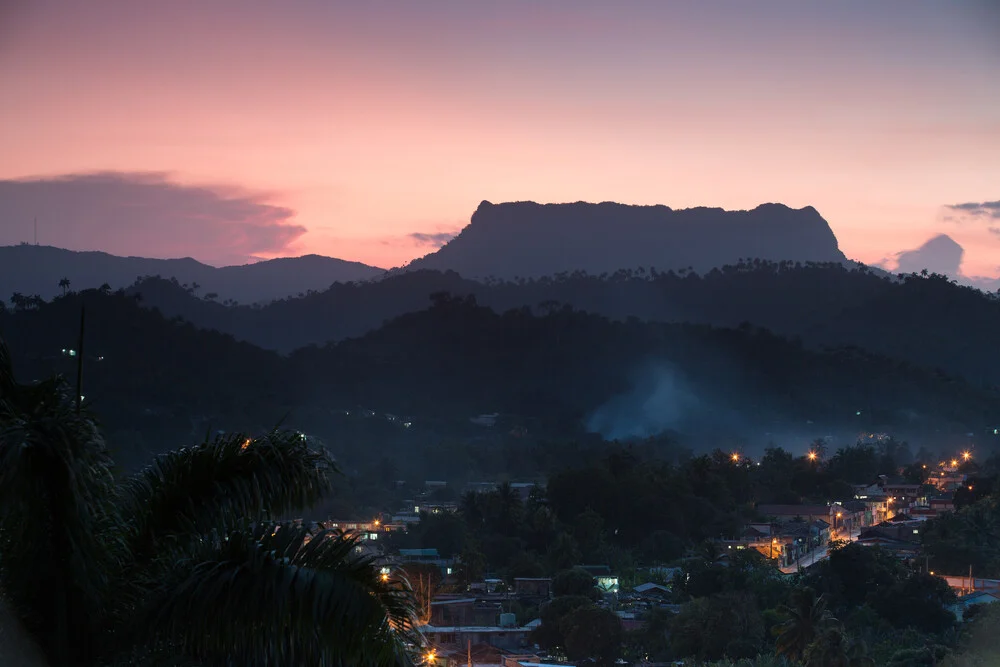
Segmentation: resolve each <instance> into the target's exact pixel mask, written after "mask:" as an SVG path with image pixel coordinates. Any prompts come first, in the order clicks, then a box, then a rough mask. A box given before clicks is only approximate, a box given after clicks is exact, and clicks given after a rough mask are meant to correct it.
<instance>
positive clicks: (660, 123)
mask: <svg viewBox="0 0 1000 667" xmlns="http://www.w3.org/2000/svg"><path fill="white" fill-rule="evenodd" d="M13 5H16V6H17V7H16V8H13V9H12V8H11V7H12V5H11V4H10V3H6V4H4V5H2V7H3V8H0V91H3V92H2V94H0V147H2V148H0V186H2V185H3V183H5V182H6V183H7V186H8V187H7V189H5V190H0V193H7V194H6V195H3V196H0V216H3V217H0V243H12V242H16V241H18V240H29V239H30V226H31V223H30V216H33V215H38V216H39V217H40V220H41V221H42V229H43V233H44V231H46V230H50V229H53V227H54V228H56V229H58V230H59V238H48V239H45V238H44V236H43V238H42V239H40V240H42V241H45V242H47V243H51V244H53V245H66V246H70V247H78V248H84V247H89V248H100V249H108V250H110V251H113V252H119V253H131V254H144V255H149V256H168V255H173V256H176V255H191V256H194V257H196V258H199V259H202V260H205V261H215V262H220V261H235V260H234V258H239V257H245V256H249V255H251V254H252V255H258V256H278V255H294V254H302V253H306V252H315V253H321V254H327V255H332V256H336V257H341V258H344V259H352V260H359V261H363V262H366V263H370V264H375V265H379V266H386V267H387V266H393V265H398V264H401V263H403V262H405V261H407V260H409V259H412V258H413V257H416V256H419V255H422V254H424V253H426V252H428V251H429V250H431V249H432V248H431V247H429V246H427V245H421V244H420V243H419V242H418V241H416V240H415V239H414V237H412V236H411V234H414V233H423V234H431V233H440V232H450V231H454V230H457V229H458V228H460V227H461V226H462V225H463V224H466V223H467V222H468V219H469V216H470V214H471V213H472V211H473V210H474V209H475V207H476V206H477V205H478V203H479V202H480V201H481V200H484V199H487V200H490V201H494V202H500V201H510V200H529V199H530V200H536V201H542V202H559V201H578V200H585V201H606V200H613V201H620V202H624V203H635V204H656V203H661V204H666V205H668V206H671V207H674V208H684V207H689V206H700V205H707V206H722V207H725V208H752V207H754V206H756V205H758V204H760V203H763V202H782V203H785V204H788V205H789V206H792V207H796V208H798V207H802V206H806V205H812V206H815V207H816V208H817V209H818V210H819V211H820V213H821V214H822V215H823V216H824V217H825V218H826V219H827V220H828V221H829V222H830V224H831V226H832V227H833V229H834V232H835V233H836V234H837V236H838V238H839V239H840V243H841V247H842V249H843V250H844V251H845V253H846V254H847V255H848V256H851V257H853V258H856V259H860V260H863V261H868V262H876V261H879V260H881V259H883V258H885V257H889V256H893V255H895V253H897V252H899V251H902V250H906V249H910V248H914V247H916V246H919V245H920V244H921V243H923V242H924V241H925V240H926V239H928V238H929V237H931V236H932V235H934V234H936V233H941V232H944V233H947V234H949V235H950V236H952V237H953V238H954V239H955V240H956V241H958V242H959V243H960V244H961V245H962V246H964V248H965V250H966V258H965V264H964V265H963V272H964V273H966V274H968V275H984V276H987V275H989V276H998V275H1000V231H997V232H995V233H994V232H991V231H990V228H991V227H993V228H997V229H998V230H1000V211H997V217H993V215H992V213H991V211H992V209H982V210H980V211H978V215H977V214H974V213H975V211H972V212H970V210H969V209H966V210H961V211H958V210H951V209H947V208H946V206H947V205H953V204H965V203H983V202H995V201H997V200H1000V12H998V11H996V10H992V9H990V8H989V3H988V2H985V1H983V2H977V0H970V1H969V2H963V3H948V2H920V1H917V0H901V1H898V2H897V1H894V0H885V1H883V2H879V3H871V2H867V1H866V2H861V1H857V2H855V1H844V2H837V3H801V2H784V1H778V0H776V1H774V2H767V3H749V2H737V1H735V0H730V1H727V2H705V3H666V2H664V3H653V2H632V3H628V2H626V3H610V2H608V3H597V2H585V1H578V2H546V3H537V2H526V1H525V2H522V1H520V0H509V1H506V2H503V3H489V4H487V3H467V2H458V1H457V0H456V2H450V3H446V2H436V1H433V0H428V1H427V2H416V3H414V2H395V3H391V2H372V3H346V2H344V3H341V2H333V1H331V0H299V1H297V2H291V3H274V2H264V1H263V0H260V1H257V0H240V1H235V0H233V1H227V0H213V1H212V2H207V3H205V2H194V1H180V2H178V1H175V2H169V3H168V2H162V3H153V2H141V3H136V2H127V1H125V0H121V1H112V0H98V1H95V2H84V1H82V0H62V1H59V2H50V1H47V0H41V1H35V2H31V3H28V2H24V3H17V2H15V3H13ZM362 5H363V6H364V8H363V9H362V8H361V6H362ZM93 172H118V173H120V174H126V175H129V174H133V173H135V174H137V176H135V177H134V178H136V179H138V182H139V183H140V184H145V187H137V188H135V189H134V190H128V192H132V193H133V194H131V195H125V194H120V195H116V196H122V197H126V198H128V197H132V198H134V201H132V200H129V201H128V202H126V203H127V204H128V206H125V205H124V204H122V205H119V203H116V204H115V210H116V211H118V212H119V213H120V212H121V211H122V210H129V211H131V210H135V211H139V212H141V213H142V215H143V216H146V218H147V221H146V222H144V223H138V222H137V223H136V224H135V226H134V227H129V228H128V229H125V228H124V227H123V226H122V225H121V224H117V223H116V225H111V224H110V223H107V224H105V223H106V222H107V221H108V220H109V219H110V217H109V215H110V214H108V213H107V212H106V207H107V205H108V204H107V197H108V196H109V195H108V194H107V193H108V192H109V190H107V189H106V188H105V189H102V190H99V192H101V193H104V194H101V195H99V196H98V195H96V194H93V195H86V194H81V192H80V191H81V189H85V188H88V187H92V186H94V183H95V181H99V180H100V179H99V178H94V177H90V178H88V179H79V180H78V181H75V182H74V183H75V189H74V190H73V192H74V193H75V194H73V195H72V196H70V195H65V196H64V195H63V194H61V193H62V192H64V190H65V184H66V179H63V180H61V181H59V183H61V185H60V186H59V188H62V189H59V188H56V189H52V190H48V189H39V188H34V189H31V188H28V186H27V185H25V184H24V183H14V184H11V183H9V181H23V180H24V179H39V178H40V179H43V180H49V179H51V178H52V177H58V176H64V175H68V174H91V173H93ZM150 174H158V175H157V176H150ZM127 178H133V177H132V176H128V177H127ZM151 183H154V184H155V183H167V184H173V185H176V186H192V187H197V188H198V189H197V190H192V191H191V192H187V191H185V189H184V188H182V187H177V188H169V187H166V186H164V187H162V188H161V190H162V192H160V194H158V195H157V196H156V197H154V198H150V197H148V196H147V195H148V194H149V193H150V192H152V191H153V190H155V189H156V187H158V186H155V185H150V184H151ZM50 185H51V184H50ZM94 187H96V186H94ZM101 187H104V186H101ZM29 189H30V190H31V192H33V193H35V194H34V195H31V196H28V195H27V194H24V195H23V197H22V194H23V193H25V192H27V191H28V190H29ZM126 190H127V189H121V188H118V189H115V190H114V192H118V193H124V192H125V191H126ZM93 192H94V193H96V192H98V190H94V191H93ZM178 192H180V193H182V194H183V196H179V195H178V196H175V195H177V193H178ZM185 192H186V194H184V193H185ZM206 192H208V193H214V194H212V195H211V196H208V195H206ZM49 193H55V194H49ZM192 193H194V194H193V195H192ZM189 195H190V196H189ZM206 196H208V198H209V199H211V198H212V197H215V198H216V199H219V200H227V201H229V200H237V203H238V204H239V205H232V203H233V202H232V201H229V203H228V204H227V205H225V206H223V205H218V206H216V205H210V204H204V203H205V202H206V201H207V200H206V199H205V197H206ZM15 197H19V198H21V199H18V200H17V201H18V202H20V204H18V205H16V206H15V205H14V204H11V202H13V201H14V199H15ZM32 197H34V198H32ZM4 199H6V200H7V205H6V208H5V202H4ZM178 202H181V203H178ZM199 202H200V203H199ZM61 204H62V208H60V205H61ZM202 204H204V207H203V208H199V207H200V206H202ZM102 206H104V207H105V208H102ZM87 207H93V208H90V209H88V208H87ZM130 207H131V208H130ZM949 218H950V219H949ZM53 220H55V222H53ZM174 221H176V223H175V222H174ZM209 228H211V229H209ZM199 229H204V230H208V231H209V232H211V233H199ZM227 230H236V231H233V232H232V233H230V232H229V231H227ZM237 232H238V233H237ZM53 235H55V234H53ZM61 241H62V242H61Z"/></svg>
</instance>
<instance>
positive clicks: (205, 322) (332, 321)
mask: <svg viewBox="0 0 1000 667" xmlns="http://www.w3.org/2000/svg"><path fill="white" fill-rule="evenodd" d="M133 290H134V291H135V292H138V293H140V294H141V295H142V297H143V303H144V304H147V305H149V306H152V307H157V308H160V309H161V310H162V311H163V312H164V313H165V314H166V315H167V316H171V317H172V316H175V315H177V316H181V317H183V318H185V319H187V320H189V321H191V322H194V323H196V324H198V325H199V326H202V327H206V328H210V329H216V330H219V331H224V332H227V333H231V334H232V335H234V336H236V337H237V338H240V339H243V340H247V341H250V342H253V343H255V344H257V345H260V346H262V347H267V348H269V349H275V350H279V351H282V352H289V351H291V350H293V349H295V348H298V347H302V346H304V345H310V344H322V343H325V342H327V341H331V340H341V339H344V338H347V337H355V336H361V335H363V334H365V333H366V332H369V331H372V330H373V329H376V328H378V327H380V326H381V325H382V324H383V323H384V322H385V321H386V320H388V319H391V318H393V317H396V316H398V315H400V314H403V313H406V312H413V311H416V310H420V309H423V308H424V307H426V305H427V303H428V297H429V296H430V295H431V294H433V293H435V292H450V293H452V294H455V295H474V296H475V297H476V299H477V300H478V302H479V303H481V304H483V305H486V306H490V307H492V308H494V309H497V310H501V311H503V310H508V309H511V308H519V307H522V306H528V307H531V308H532V309H534V310H535V311H536V312H546V311H547V310H549V309H551V308H552V307H554V306H558V305H559V304H569V305H571V306H573V307H575V308H577V309H580V310H585V311H588V312H592V313H597V314H601V315H605V316H608V317H612V318H615V319H619V320H627V319H628V318H629V317H638V318H640V319H643V320H649V321H660V322H689V323H694V324H708V325H712V326H720V327H737V326H739V325H741V324H742V323H744V322H746V323H749V324H751V325H754V326H759V327H763V328H765V329H769V330H772V331H774V332H776V333H779V334H781V335H783V336H787V337H791V338H798V339H800V340H801V341H802V343H803V344H804V345H806V346H807V347H810V348H813V349H822V348H824V347H829V346H844V345H854V346H857V347H860V348H863V349H866V350H870V351H873V352H877V353H879V354H884V355H886V356H888V357H892V358H896V359H899V360H901V361H906V362H909V363H913V364H915V365H919V366H925V367H929V368H940V369H942V370H943V371H945V372H947V373H950V374H953V375H961V376H964V377H966V378H968V379H969V380H970V381H973V382H975V383H978V384H980V385H982V384H984V383H985V384H993V385H1000V355H997V354H996V352H995V350H996V344H995V340H994V338H995V335H996V334H995V332H997V331H1000V299H998V298H997V296H996V295H988V294H984V293H983V292H980V291H978V290H975V289H972V288H969V287H963V286H960V285H956V284H953V283H952V282H951V281H949V280H948V279H946V278H944V277H942V276H936V275H933V274H932V275H927V276H921V275H919V274H918V275H911V276H906V277H904V278H903V279H899V278H895V277H888V276H886V275H884V274H880V273H876V272H874V271H870V270H868V269H867V268H865V267H854V268H850V267H848V266H845V265H843V264H839V263H835V264H825V265H821V264H805V265H802V264H793V263H789V262H785V263H768V262H760V261H757V262H746V263H741V264H736V265H733V266H727V267H724V268H722V269H718V270H713V271H710V272H708V273H707V274H705V275H697V274H694V273H686V272H678V273H675V272H669V271H668V272H659V271H652V272H650V271H648V270H646V271H642V272H640V271H634V272H633V271H618V272H616V273H614V274H610V275H603V276H593V275H587V274H584V273H582V272H577V273H575V274H561V275H557V276H554V277H551V278H549V277H546V278H540V279H537V280H528V281H518V282H514V281H488V282H476V281H472V280H467V279H464V278H462V277H460V276H459V275H458V274H456V273H438V272H433V271H414V272H411V273H402V274H398V275H393V276H390V277H387V278H385V279H383V280H380V281H375V282H371V283H365V284H355V285H344V284H337V285H333V286H332V287H331V288H330V289H329V290H327V291H324V292H319V293H316V294H312V295H307V296H306V297H304V298H295V299H287V300H283V301H278V302H275V303H272V304H269V305H267V306H264V307H260V308H249V307H236V308H232V307H226V306H222V305H220V304H216V303H210V302H206V301H204V300H202V299H197V298H194V297H192V296H191V295H189V294H187V293H186V292H185V291H184V290H183V289H180V288H179V287H178V286H176V285H172V284H171V283H170V282H168V281H162V280H160V281H146V282H144V283H142V284H140V285H138V286H136V287H134V288H133ZM289 322H294V323H296V324H295V326H289V325H288V323H289Z"/></svg>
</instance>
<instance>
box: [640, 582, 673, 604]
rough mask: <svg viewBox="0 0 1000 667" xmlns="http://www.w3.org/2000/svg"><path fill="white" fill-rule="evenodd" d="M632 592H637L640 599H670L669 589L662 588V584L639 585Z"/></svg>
mask: <svg viewBox="0 0 1000 667" xmlns="http://www.w3.org/2000/svg"><path fill="white" fill-rule="evenodd" d="M632 590H633V591H635V592H636V593H637V594H638V595H639V596H640V597H645V598H656V599H661V600H662V599H664V598H668V597H670V588H669V587H667V586H662V585H660V584H654V583H652V582H649V583H645V584H639V585H638V586H636V587H635V588H633V589H632Z"/></svg>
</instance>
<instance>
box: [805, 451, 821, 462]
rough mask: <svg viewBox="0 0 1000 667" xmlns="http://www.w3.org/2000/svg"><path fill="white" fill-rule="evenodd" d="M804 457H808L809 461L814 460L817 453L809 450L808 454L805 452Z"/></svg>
mask: <svg viewBox="0 0 1000 667" xmlns="http://www.w3.org/2000/svg"><path fill="white" fill-rule="evenodd" d="M806 457H807V458H808V459H809V460H810V461H815V460H816V459H818V458H819V454H817V453H816V452H809V453H808V454H806Z"/></svg>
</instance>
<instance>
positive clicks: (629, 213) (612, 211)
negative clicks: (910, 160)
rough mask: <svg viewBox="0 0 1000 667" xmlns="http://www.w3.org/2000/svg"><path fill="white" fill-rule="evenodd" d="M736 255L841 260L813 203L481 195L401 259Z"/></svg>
mask: <svg viewBox="0 0 1000 667" xmlns="http://www.w3.org/2000/svg"><path fill="white" fill-rule="evenodd" d="M741 259H762V260H771V261H781V260H792V261H800V262H843V261H846V258H845V257H844V255H843V253H842V252H841V251H840V249H839V248H838V246H837V238H836V236H834V234H833V231H832V230H831V229H830V226H829V225H828V224H827V222H826V220H824V219H823V218H822V216H820V214H819V213H818V212H817V211H816V209H814V208H812V207H806V208H802V209H798V210H795V209H791V208H789V207H787V206H784V205H782V204H762V205H760V206H758V207H757V208H755V209H753V210H751V211H726V210H724V209H721V208H691V209H683V210H674V209H671V208H668V207H666V206H629V205H625V204H616V203H611V202H605V203H601V204H589V203H584V202H577V203H574V204H536V203H535V202H516V203H506V204H491V203H490V202H487V201H484V202H482V203H481V204H480V205H479V208H478V209H477V210H476V212H475V213H473V215H472V221H471V223H470V224H469V225H468V226H467V227H465V229H463V230H462V231H461V233H460V234H459V235H458V236H456V237H455V238H454V239H452V240H451V241H449V242H448V243H447V244H446V245H444V246H443V247H441V248H440V249H439V250H438V251H436V252H434V253H431V254H429V255H426V256H425V257H422V258H420V259H417V260H414V261H413V262H411V263H410V264H409V265H408V266H407V267H406V268H407V269H436V270H440V271H445V270H452V271H457V272H458V273H460V274H461V275H462V276H465V277H467V278H484V277H488V276H493V277H496V278H505V279H509V278H515V277H522V278H532V277H539V276H545V275H553V274H556V273H560V272H573V271H585V272H588V273H592V274H595V275H596V274H601V273H605V272H614V271H617V270H619V269H631V268H638V267H655V268H657V269H660V270H668V269H673V270H677V269H683V268H688V267H690V268H693V269H694V270H695V271H699V272H704V271H709V270H711V269H713V268H716V267H721V266H724V265H727V264H734V263H736V262H738V261H739V260H741Z"/></svg>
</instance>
